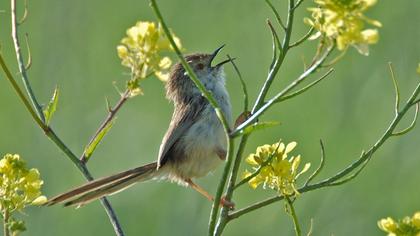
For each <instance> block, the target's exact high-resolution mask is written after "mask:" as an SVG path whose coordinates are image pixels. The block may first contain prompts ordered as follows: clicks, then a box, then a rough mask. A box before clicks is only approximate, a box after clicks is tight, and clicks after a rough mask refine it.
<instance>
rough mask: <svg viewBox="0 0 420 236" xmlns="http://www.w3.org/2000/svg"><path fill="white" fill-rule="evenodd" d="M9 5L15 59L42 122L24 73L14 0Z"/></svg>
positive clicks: (39, 109)
mask: <svg viewBox="0 0 420 236" xmlns="http://www.w3.org/2000/svg"><path fill="white" fill-rule="evenodd" d="M10 6H11V15H12V39H13V44H14V47H15V51H16V59H17V63H18V66H19V71H20V74H21V75H22V82H23V85H24V86H25V89H26V92H27V93H28V95H29V99H30V100H31V102H32V105H33V106H34V107H35V111H36V113H37V114H38V116H39V117H40V119H41V120H42V122H44V121H45V118H44V113H43V111H42V107H41V105H39V103H38V101H37V99H36V97H35V94H34V92H33V90H32V87H31V85H30V83H29V79H28V75H27V73H26V69H25V63H24V62H23V58H22V54H21V51H20V43H19V35H18V22H17V18H16V0H11V1H10Z"/></svg>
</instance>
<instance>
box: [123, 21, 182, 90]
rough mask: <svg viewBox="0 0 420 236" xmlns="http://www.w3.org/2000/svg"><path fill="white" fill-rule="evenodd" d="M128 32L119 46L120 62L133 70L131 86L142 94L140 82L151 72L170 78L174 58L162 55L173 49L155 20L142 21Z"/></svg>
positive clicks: (177, 40) (178, 44)
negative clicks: (169, 73) (139, 87)
mask: <svg viewBox="0 0 420 236" xmlns="http://www.w3.org/2000/svg"><path fill="white" fill-rule="evenodd" d="M126 34H127V36H126V37H124V38H123V39H122V40H121V44H120V45H118V46H117V53H118V57H119V58H120V59H121V64H122V65H123V66H126V67H129V68H130V69H131V74H132V81H131V84H130V86H129V89H130V90H133V91H134V94H135V95H136V94H138V93H141V90H139V89H138V82H139V81H140V80H142V79H145V78H146V77H147V76H148V75H149V74H155V76H156V77H157V78H159V79H160V80H162V81H166V80H167V78H168V70H169V68H170V66H171V64H172V61H171V60H170V59H169V58H168V57H164V56H162V54H163V53H164V52H165V51H166V52H168V51H173V49H172V47H171V46H170V43H169V40H168V38H167V37H166V35H165V33H164V31H163V29H162V27H161V25H160V24H157V25H156V24H155V23H154V22H147V21H139V22H137V23H136V25H135V26H133V27H131V28H129V29H128V30H127V32H126ZM172 37H173V38H174V41H175V43H176V45H177V46H178V47H179V48H181V42H180V40H179V39H178V38H177V37H176V36H175V35H173V34H172ZM133 84H134V85H135V86H133Z"/></svg>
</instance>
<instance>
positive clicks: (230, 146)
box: [150, 0, 234, 234]
mask: <svg viewBox="0 0 420 236" xmlns="http://www.w3.org/2000/svg"><path fill="white" fill-rule="evenodd" d="M150 5H151V7H152V9H153V11H154V12H155V15H156V17H157V18H158V19H159V22H160V23H161V25H162V28H163V31H164V32H165V35H166V37H167V38H168V40H169V42H170V44H171V46H172V48H173V49H174V51H175V53H176V55H177V56H178V58H179V60H180V62H181V64H182V66H183V67H184V69H185V71H186V72H187V74H188V76H189V78H190V79H191V80H192V81H193V83H194V84H195V85H196V86H197V88H198V89H199V90H200V92H201V93H202V94H203V96H204V97H205V98H206V99H207V101H208V102H209V103H210V105H211V106H212V107H213V108H214V110H215V112H216V115H217V117H218V118H219V120H220V122H221V124H222V126H223V129H224V131H225V133H226V139H227V156H226V164H225V168H224V170H223V174H222V177H221V179H220V182H219V185H218V187H217V192H216V195H215V199H214V202H213V206H212V210H211V213H210V222H209V234H213V231H214V228H215V226H216V219H217V213H218V210H219V205H220V198H221V197H222V193H223V189H224V186H225V184H226V181H227V177H228V174H229V170H230V166H231V165H232V157H233V151H234V147H233V144H234V142H233V139H232V138H231V137H230V136H229V132H230V127H229V123H228V121H227V120H226V117H225V115H224V114H223V112H222V110H221V109H220V107H219V104H218V103H217V101H216V99H215V98H214V97H213V95H212V94H211V93H210V92H209V91H208V90H207V89H206V87H205V86H204V85H203V84H202V83H201V81H200V80H199V79H198V78H197V76H196V75H195V73H194V71H193V70H192V69H191V67H190V66H189V64H188V63H187V61H186V60H185V58H184V56H183V55H182V53H181V51H180V50H179V48H178V46H177V45H176V43H175V41H174V39H173V37H172V34H171V32H170V30H169V28H168V26H167V25H166V22H165V21H164V19H163V17H162V14H161V13H160V10H159V8H158V6H157V4H156V0H150Z"/></svg>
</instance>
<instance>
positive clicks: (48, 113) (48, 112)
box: [43, 87, 59, 125]
mask: <svg viewBox="0 0 420 236" xmlns="http://www.w3.org/2000/svg"><path fill="white" fill-rule="evenodd" d="M58 95H59V90H58V87H55V90H54V93H53V96H52V98H51V100H50V102H49V103H48V105H47V106H46V107H45V108H44V111H43V112H44V116H45V124H46V125H49V124H50V121H51V118H52V116H53V114H54V112H55V110H56V109H57V103H58Z"/></svg>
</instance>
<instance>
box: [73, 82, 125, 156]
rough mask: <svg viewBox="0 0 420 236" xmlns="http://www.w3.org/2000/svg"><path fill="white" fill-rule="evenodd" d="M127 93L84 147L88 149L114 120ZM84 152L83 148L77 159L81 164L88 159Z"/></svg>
mask: <svg viewBox="0 0 420 236" xmlns="http://www.w3.org/2000/svg"><path fill="white" fill-rule="evenodd" d="M129 93H130V90H128V89H127V90H126V91H125V92H124V93H123V94H122V95H121V98H120V100H118V102H117V103H116V104H115V106H114V107H113V108H111V109H110V110H109V112H108V115H107V116H106V118H105V120H104V121H102V123H101V125H100V126H99V128H98V130H96V132H95V134H94V135H93V136H92V137H91V138H90V140H89V143H88V144H87V145H86V147H89V146H90V145H91V144H92V143H93V141H95V139H96V137H97V136H98V135H99V134H100V133H101V132H102V130H103V129H105V127H107V126H108V125H109V123H110V122H112V121H113V120H114V117H115V115H116V114H117V112H118V111H119V110H120V108H121V107H122V106H123V105H124V103H125V102H126V101H127V100H128V98H129ZM86 150H87V149H86V148H85V149H84V151H83V154H82V155H81V156H80V158H79V160H80V161H81V162H82V163H87V161H88V158H87V155H86Z"/></svg>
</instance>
